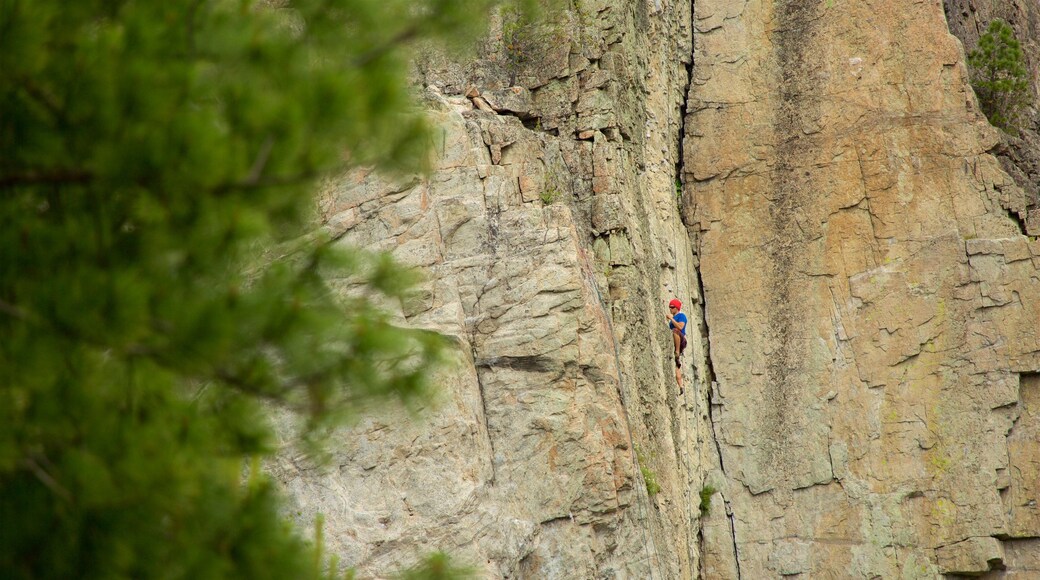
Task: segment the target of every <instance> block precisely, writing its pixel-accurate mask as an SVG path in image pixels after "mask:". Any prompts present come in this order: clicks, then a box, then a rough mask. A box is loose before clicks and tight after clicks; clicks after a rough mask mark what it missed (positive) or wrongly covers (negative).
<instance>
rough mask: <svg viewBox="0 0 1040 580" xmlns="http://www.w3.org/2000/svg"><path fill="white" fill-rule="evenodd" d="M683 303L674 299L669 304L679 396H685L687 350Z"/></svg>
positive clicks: (669, 320) (669, 324) (669, 319)
mask: <svg viewBox="0 0 1040 580" xmlns="http://www.w3.org/2000/svg"><path fill="white" fill-rule="evenodd" d="M680 310H682V302H680V301H679V299H678V298H673V299H672V301H671V302H669V303H668V328H670V329H672V342H673V343H674V344H675V382H676V383H678V384H679V394H680V395H681V394H683V384H682V354H683V351H685V350H686V323H687V322H688V321H687V320H686V315H685V314H683V313H682V312H679V311H680Z"/></svg>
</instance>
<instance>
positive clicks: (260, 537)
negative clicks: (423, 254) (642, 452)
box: [0, 0, 492, 578]
mask: <svg viewBox="0 0 1040 580" xmlns="http://www.w3.org/2000/svg"><path fill="white" fill-rule="evenodd" d="M491 3H492V0H292V1H291V2H289V1H284V0H283V1H276V0H268V1H264V2H258V1H255V0H162V1H159V0H76V1H75V2H68V1H63V0H2V1H0V577H3V578H73V577H104V578H154V577H163V578H167V577H168V578H223V577H235V578H309V577H316V576H320V575H321V573H322V567H323V566H322V564H321V562H320V561H318V560H320V558H316V557H315V550H314V548H312V547H308V546H307V545H306V543H305V542H303V541H302V540H301V539H300V538H299V537H298V535H297V534H296V533H295V532H294V531H293V530H292V529H290V527H289V526H288V524H286V523H285V521H284V520H282V519H281V518H280V516H279V513H278V510H279V502H278V498H277V494H276V493H275V492H274V489H273V487H272V484H271V482H270V481H269V480H268V479H267V478H266V477H265V476H264V475H263V474H262V473H260V472H259V470H258V469H257V468H256V465H258V464H257V463H256V462H255V461H254V462H253V468H252V469H251V470H250V469H248V467H246V466H248V465H249V464H250V462H249V458H251V457H262V456H263V455H265V454H268V453H270V452H272V450H273V447H272V444H273V442H272V435H271V428H270V426H269V425H268V423H267V421H266V419H265V416H264V413H263V410H262V406H263V405H265V404H274V405H283V406H286V407H289V408H292V409H295V410H297V411H298V412H299V413H300V414H301V416H302V417H304V418H305V420H304V421H303V427H302V432H301V435H302V436H303V438H304V439H305V440H306V441H308V442H310V443H311V444H316V443H318V442H320V441H321V435H322V434H323V433H325V432H327V430H328V429H330V428H332V427H334V426H336V425H339V424H341V423H342V421H343V420H344V419H348V418H350V417H351V416H353V415H355V413H356V410H357V405H358V403H360V402H363V401H367V400H371V399H387V398H403V399H406V400H408V399H412V398H414V397H416V396H421V395H422V394H423V393H424V392H425V390H426V388H427V386H428V385H427V381H426V376H425V373H426V371H427V367H428V366H429V365H430V364H432V363H434V362H435V361H436V360H437V359H438V357H439V355H440V353H441V352H442V349H443V347H444V339H443V338H442V337H440V336H438V335H436V334H433V333H430V332H423V331H420V330H407V329H402V328H397V327H395V326H393V325H392V324H390V322H389V319H388V318H387V316H386V315H385V314H383V313H382V312H381V311H380V310H379V309H377V308H376V307H374V305H373V300H384V299H387V298H390V299H403V298H404V297H405V296H406V295H407V290H408V288H409V284H410V275H408V274H407V273H406V272H404V271H403V270H401V268H399V267H398V266H396V265H394V264H393V263H392V262H391V261H390V260H388V259H387V258H384V257H380V256H372V255H367V254H363V253H359V252H354V251H349V250H345V249H343V248H341V247H340V246H339V244H337V243H335V242H336V240H333V239H329V238H328V237H327V236H325V237H322V236H315V235H313V234H307V232H313V229H314V221H313V216H314V213H315V212H314V210H313V207H314V205H315V204H314V191H315V187H314V184H315V182H316V181H317V180H318V179H319V178H321V177H323V176H327V175H330V174H333V173H336V172H340V171H343V170H346V169H348V168H350V167H353V166H358V165H369V166H374V167H377V168H379V169H382V170H392V169H401V168H405V169H415V168H416V167H417V166H418V164H419V163H420V161H421V159H422V152H423V147H424V141H425V137H424V135H425V130H426V129H425V127H424V125H423V121H422V116H421V114H419V112H418V109H417V107H415V105H414V102H413V100H412V98H411V96H410V95H411V93H410V91H409V88H408V85H407V82H406V71H407V59H408V58H409V55H410V50H413V49H414V42H415V41H417V40H421V39H434V40H436V41H437V42H440V43H441V44H444V43H445V42H447V41H458V40H460V39H461V38H464V37H471V36H472V34H473V33H474V32H476V31H478V30H479V29H480V22H479V20H480V18H482V17H483V16H484V15H486V14H487V10H488V5H489V4H491ZM330 278H335V279H336V280H337V283H338V284H340V285H346V286H351V287H353V288H355V289H357V290H358V291H356V292H350V293H348V294H349V296H348V297H344V296H343V295H341V294H337V293H334V292H331V291H330V289H329V286H328V284H327V282H326V280H328V279H330ZM318 448H319V447H312V449H318ZM244 472H250V475H249V477H248V478H247V481H245V482H243V473H244Z"/></svg>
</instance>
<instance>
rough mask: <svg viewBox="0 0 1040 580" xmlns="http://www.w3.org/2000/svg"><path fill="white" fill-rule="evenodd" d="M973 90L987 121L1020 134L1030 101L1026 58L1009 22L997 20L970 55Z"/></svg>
mask: <svg viewBox="0 0 1040 580" xmlns="http://www.w3.org/2000/svg"><path fill="white" fill-rule="evenodd" d="M968 66H969V67H970V69H971V78H972V87H973V88H974V89H975V94H976V95H977V96H978V98H979V106H980V107H981V108H982V112H983V113H985V115H986V118H988V119H989V121H990V123H992V124H993V125H994V126H996V127H1000V128H1001V129H1004V130H1005V131H1008V132H1010V133H1015V132H1017V126H1018V123H1019V116H1020V114H1021V111H1022V109H1023V107H1024V106H1025V105H1026V104H1028V102H1029V99H1030V98H1031V93H1030V90H1029V76H1028V73H1027V72H1026V62H1025V57H1024V55H1023V53H1022V49H1021V47H1020V46H1019V43H1018V40H1017V39H1016V38H1015V32H1014V30H1012V29H1011V26H1009V25H1008V24H1007V23H1006V22H1004V21H1002V20H994V21H992V22H990V23H989V27H988V28H987V29H986V32H985V34H983V35H982V36H981V37H980V38H979V45H978V48H976V49H975V50H973V51H971V53H970V54H968Z"/></svg>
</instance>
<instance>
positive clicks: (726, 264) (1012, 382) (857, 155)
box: [685, 0, 1040, 578]
mask: <svg viewBox="0 0 1040 580" xmlns="http://www.w3.org/2000/svg"><path fill="white" fill-rule="evenodd" d="M695 22H696V32H695V43H696V47H695V61H696V67H695V69H694V71H695V72H694V84H693V87H692V89H691V101H690V106H689V107H690V114H689V118H688V119H687V122H686V127H687V144H686V147H685V154H686V156H685V170H686V172H687V181H688V183H691V184H692V191H691V195H689V196H688V197H687V203H686V216H687V219H688V221H689V223H690V224H691V225H692V230H693V234H694V236H695V237H696V239H697V240H698V245H697V251H698V255H699V257H700V265H701V276H702V279H703V280H704V296H705V302H706V305H707V326H708V327H709V328H710V330H711V355H712V362H713V366H714V370H715V373H716V375H717V383H716V385H715V388H714V389H713V399H712V402H713V407H714V411H713V417H715V424H716V431H715V432H716V433H717V435H718V443H719V448H720V452H721V458H722V465H724V466H725V478H724V481H725V485H724V488H723V494H724V495H725V497H726V500H727V501H728V502H730V504H731V506H732V511H733V522H732V524H731V523H730V522H727V521H726V520H725V518H723V517H721V515H720V516H713V517H712V518H711V519H709V520H708V522H707V523H706V524H705V534H704V537H705V539H706V546H705V551H704V560H703V568H702V570H703V571H704V575H705V577H712V578H715V577H737V576H740V577H744V578H773V577H778V576H794V575H804V576H805V577H851V578H875V577H878V578H895V577H903V578H934V577H937V576H940V575H942V574H982V573H986V572H988V571H990V570H995V569H1003V568H1005V567H1007V568H1008V572H1007V573H1008V574H1011V573H1012V571H1014V570H1015V566H1022V568H1021V569H1022V570H1025V569H1035V568H1028V567H1029V566H1033V565H1034V564H1031V563H1028V562H1026V560H1028V558H1027V557H1021V556H1020V555H1021V554H1023V553H1025V552H1028V549H1023V548H1022V547H1023V546H1025V545H1026V544H1022V543H1019V542H1026V543H1028V542H1031V541H1032V540H1030V539H1029V538H1032V537H1036V536H1038V535H1040V527H1038V526H1037V525H1036V521H1035V520H1034V519H1033V517H1034V516H1033V513H1034V512H1033V510H1034V509H1035V507H1034V506H1035V493H1034V492H1032V491H1024V490H1025V489H1026V488H1027V487H1029V486H1031V485H1032V484H1027V483H1025V482H1026V481H1035V480H1036V479H1037V476H1038V475H1040V474H1038V473H1037V471H1036V465H1037V453H1038V449H1037V445H1036V444H1035V443H1036V442H1035V438H1033V437H1032V433H1033V431H1032V427H1031V426H1030V425H1031V424H1032V419H1031V417H1032V416H1033V415H1032V410H1031V409H1032V406H1033V405H1032V403H1031V401H1032V399H1033V398H1034V397H1035V393H1034V392H1033V391H1034V390H1035V386H1034V382H1035V378H1034V377H1035V376H1036V375H1035V374H1032V373H1035V372H1036V371H1037V369H1040V333H1038V330H1037V327H1036V321H1037V320H1040V309H1038V308H1040V307H1038V298H1040V276H1038V274H1037V272H1038V267H1040V260H1038V257H1040V242H1037V241H1036V240H1035V239H1032V238H1029V237H1027V236H1026V235H1024V233H1025V232H1023V230H1022V228H1021V226H1020V225H1019V220H1018V216H1019V215H1021V214H1022V213H1024V211H1025V209H1026V207H1027V204H1028V203H1029V197H1028V193H1027V192H1025V191H1023V189H1022V188H1020V187H1018V186H1017V185H1016V184H1015V183H1014V181H1013V180H1012V179H1010V178H1009V177H1008V176H1007V175H1006V174H1005V173H1004V172H1003V171H1002V170H1001V167H1000V165H999V164H998V162H997V161H996V160H995V159H994V158H993V157H992V156H990V155H989V154H988V153H987V152H988V151H990V150H992V149H993V148H994V147H995V145H996V144H997V143H998V141H999V136H998V135H997V134H996V131H995V130H994V129H993V128H991V127H990V126H989V125H988V124H987V123H986V121H985V119H984V118H982V117H981V116H980V114H979V113H978V110H977V106H976V104H975V102H974V97H973V94H972V93H971V89H970V87H969V86H968V84H967V80H966V71H965V68H964V57H963V52H962V51H961V48H960V44H959V43H958V42H957V41H956V40H955V39H954V38H953V37H952V36H950V35H949V34H948V32H947V27H946V22H945V18H944V15H943V12H942V7H941V6H938V5H935V4H928V3H911V2H903V1H898V0H882V1H880V2H870V3H858V4H857V3H834V2H823V3H818V4H817V3H803V2H795V1H787V0H778V1H776V2H756V1H751V2H747V3H740V4H733V3H730V2H721V1H712V0H704V1H701V2H698V3H697V6H696V14H695ZM1023 440H1029V441H1030V443H1023ZM1012 473H1020V474H1021V475H1022V476H1021V478H1019V477H1018V476H1011V475H1010V474H1012ZM1016 481H1017V483H1016ZM1016 490H1023V491H1021V492H1019V491H1016ZM1027 498H1028V499H1027ZM712 529H715V530H722V531H715V532H710V530H712ZM728 530H731V531H732V534H727V533H724V532H726V531H728ZM730 535H732V537H733V538H734V539H735V541H734V542H732V543H731V542H730V541H729V537H728V536H730ZM1017 538H1022V539H1021V540H1018V539H1017ZM1012 549H1013V550H1015V553H1016V554H1017V555H1016V557H1015V558H1016V559H1015V561H1016V562H1021V563H1015V564H1013V563H1012V562H1011V560H1012V558H1011V557H1009V556H1008V555H1007V554H1008V553H1009V550H1012ZM734 550H735V555H734ZM1002 573H1003V572H1002Z"/></svg>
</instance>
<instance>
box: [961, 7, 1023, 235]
mask: <svg viewBox="0 0 1040 580" xmlns="http://www.w3.org/2000/svg"><path fill="white" fill-rule="evenodd" d="M943 6H944V8H945V11H946V19H947V22H948V23H949V26H950V32H952V33H953V34H954V36H956V37H957V38H958V39H960V41H961V42H962V43H963V45H964V50H965V53H968V52H970V51H972V50H974V49H975V48H976V47H977V46H978V42H979V36H980V35H982V34H983V33H985V32H986V27H987V26H989V23H990V22H991V21H992V20H994V19H997V18H999V19H1001V20H1003V21H1005V22H1007V23H1009V24H1010V25H1011V27H1012V28H1013V29H1014V30H1015V35H1016V37H1017V38H1018V39H1019V43H1020V45H1021V47H1022V52H1023V53H1024V55H1025V59H1026V68H1027V70H1028V71H1029V72H1030V73H1031V77H1030V88H1031V90H1032V95H1033V104H1032V105H1031V106H1029V107H1027V109H1026V111H1025V112H1024V115H1023V119H1022V121H1021V127H1019V128H1018V130H1017V131H1016V132H1015V134H1014V135H1010V134H1005V133H1001V134H1000V143H999V144H998V145H997V147H996V148H995V149H994V151H993V153H994V154H996V156H997V159H999V160H1000V164H1001V166H1002V167H1003V168H1004V170H1005V171H1006V172H1007V173H1008V175H1010V176H1011V177H1012V178H1013V179H1014V180H1015V183H1016V184H1017V185H1018V186H1019V187H1021V188H1022V189H1023V190H1025V191H1026V193H1027V204H1028V208H1027V209H1026V210H1025V211H1021V212H1020V211H1016V212H1015V215H1016V216H1017V218H1018V219H1019V221H1020V222H1021V227H1022V229H1023V230H1024V232H1025V233H1026V234H1028V235H1031V236H1037V235H1040V98H1038V96H1040V4H1038V3H1037V2H1034V1H1031V0H1007V1H1004V2H985V1H981V0H945V1H944V2H943Z"/></svg>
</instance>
